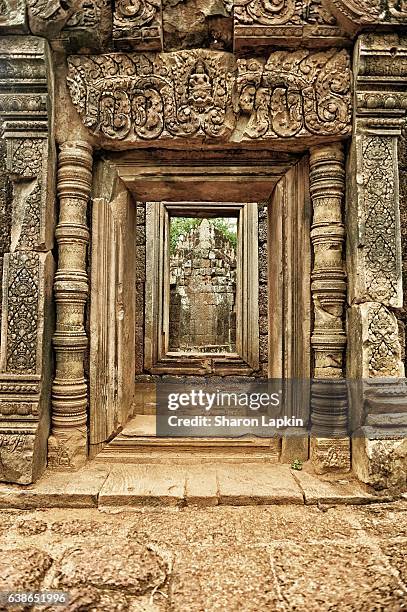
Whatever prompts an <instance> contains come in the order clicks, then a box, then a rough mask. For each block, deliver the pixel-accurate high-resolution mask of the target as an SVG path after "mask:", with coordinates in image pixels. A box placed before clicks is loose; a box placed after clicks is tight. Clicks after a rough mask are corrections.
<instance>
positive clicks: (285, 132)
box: [68, 49, 351, 141]
mask: <svg viewBox="0 0 407 612" xmlns="http://www.w3.org/2000/svg"><path fill="white" fill-rule="evenodd" d="M68 86H69V90H70V93H71V97H72V101H73V103H74V105H75V106H76V108H77V109H78V112H79V113H80V115H81V116H82V118H83V120H84V123H85V125H86V126H87V127H89V128H90V129H91V130H92V131H93V132H94V133H101V135H102V137H105V138H107V139H110V140H123V139H128V140H130V141H140V140H141V141H149V140H154V139H158V138H189V137H192V136H197V137H208V138H213V139H223V140H225V139H227V138H229V137H230V136H231V134H232V131H233V129H234V128H235V127H236V123H237V120H238V119H239V118H241V119H242V121H243V123H242V122H240V125H239V135H238V136H237V138H238V139H246V140H247V139H256V138H260V137H264V138H293V137H298V136H309V135H310V134H316V135H319V136H332V135H342V134H348V133H349V131H350V121H351V104H350V67H349V55H348V53H347V52H346V51H344V50H342V51H337V50H336V49H330V50H327V51H321V52H319V53H312V52H310V51H309V50H306V49H304V50H299V51H295V52H288V51H278V52H276V53H273V54H272V55H271V56H270V58H269V60H268V61H267V62H266V64H264V63H263V62H262V61H261V60H254V59H253V60H248V59H244V60H237V62H235V60H234V57H233V56H232V55H230V54H228V53H222V52H216V51H206V50H193V51H180V52H176V53H168V54H137V55H136V54H110V55H103V56H88V57H79V56H73V57H71V58H70V59H69V76H68Z"/></svg>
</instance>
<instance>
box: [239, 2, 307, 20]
mask: <svg viewBox="0 0 407 612" xmlns="http://www.w3.org/2000/svg"><path fill="white" fill-rule="evenodd" d="M234 7H235V10H234V16H235V21H236V22H238V23H249V24H250V23H258V24H263V25H283V24H287V23H297V24H300V23H301V14H302V0H272V1H271V2H269V1H268V0H236V1H235V3H234Z"/></svg>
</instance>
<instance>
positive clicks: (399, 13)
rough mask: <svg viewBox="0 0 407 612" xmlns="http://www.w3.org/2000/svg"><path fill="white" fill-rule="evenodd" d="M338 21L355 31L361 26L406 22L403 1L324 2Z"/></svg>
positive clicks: (350, 0)
mask: <svg viewBox="0 0 407 612" xmlns="http://www.w3.org/2000/svg"><path fill="white" fill-rule="evenodd" d="M324 2H325V3H326V5H327V6H328V7H329V8H331V9H332V12H334V13H335V16H336V17H337V19H338V21H340V22H341V23H343V24H344V25H345V26H348V28H349V29H350V30H353V31H357V30H358V29H360V28H361V27H363V26H366V25H371V24H380V23H386V22H387V23H388V22H390V23H391V22H406V21H407V6H406V2H405V0H324Z"/></svg>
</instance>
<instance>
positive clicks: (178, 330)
mask: <svg viewBox="0 0 407 612" xmlns="http://www.w3.org/2000/svg"><path fill="white" fill-rule="evenodd" d="M236 265H237V262H236V249H235V247H234V246H233V245H232V244H231V243H230V241H229V240H228V239H227V238H226V237H225V236H224V235H223V234H222V232H221V231H220V230H219V229H217V228H216V227H214V226H213V225H211V224H210V221H208V220H207V219H203V220H202V221H201V223H200V224H199V226H197V227H194V228H192V229H191V230H190V231H189V232H188V233H187V234H183V235H181V236H180V237H179V240H178V241H177V245H176V247H175V250H174V252H173V253H171V257H170V312H169V333H170V346H169V349H170V351H171V350H176V351H187V352H201V353H234V352H236Z"/></svg>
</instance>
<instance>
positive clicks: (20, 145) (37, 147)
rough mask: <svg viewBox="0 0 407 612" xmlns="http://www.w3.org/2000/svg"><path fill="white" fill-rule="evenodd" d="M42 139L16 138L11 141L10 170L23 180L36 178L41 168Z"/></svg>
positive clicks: (43, 141)
mask: <svg viewBox="0 0 407 612" xmlns="http://www.w3.org/2000/svg"><path fill="white" fill-rule="evenodd" d="M44 143H45V139H44V138H16V139H13V140H12V141H11V146H12V153H11V155H10V170H11V172H12V174H15V175H18V176H19V177H24V178H34V177H38V175H39V173H40V172H41V168H42V156H43V152H44Z"/></svg>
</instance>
